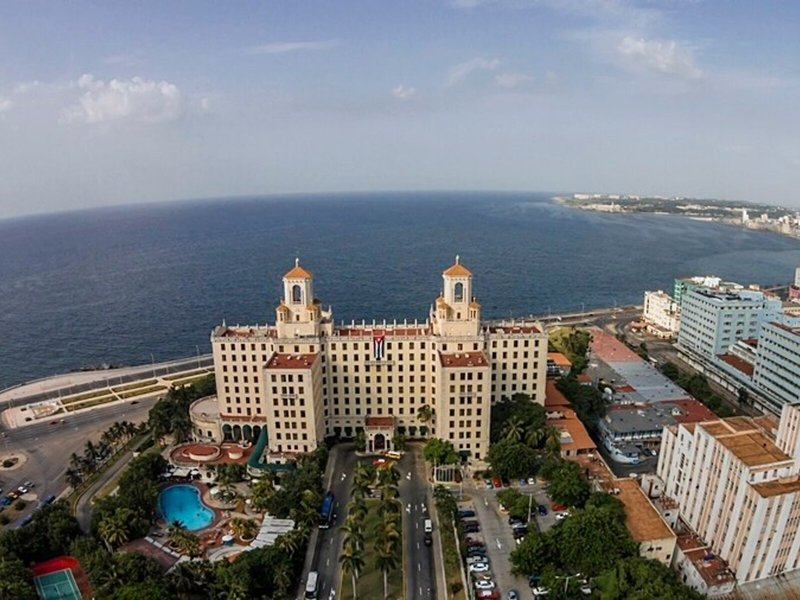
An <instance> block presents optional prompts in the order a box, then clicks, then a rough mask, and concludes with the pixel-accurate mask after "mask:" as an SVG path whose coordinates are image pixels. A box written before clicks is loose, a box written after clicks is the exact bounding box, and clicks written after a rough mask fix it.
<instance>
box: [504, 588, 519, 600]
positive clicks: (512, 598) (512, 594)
mask: <svg viewBox="0 0 800 600" xmlns="http://www.w3.org/2000/svg"><path fill="white" fill-rule="evenodd" d="M506 600H519V592H517V590H508V597H507V598H506Z"/></svg>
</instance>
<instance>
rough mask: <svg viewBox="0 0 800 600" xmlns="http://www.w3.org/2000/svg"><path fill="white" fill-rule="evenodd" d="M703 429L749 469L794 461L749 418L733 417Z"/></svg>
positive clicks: (707, 425)
mask: <svg viewBox="0 0 800 600" xmlns="http://www.w3.org/2000/svg"><path fill="white" fill-rule="evenodd" d="M701 427H702V428H703V429H704V430H705V431H706V432H707V433H708V434H709V435H710V436H712V437H713V438H715V439H716V440H717V441H718V442H719V443H720V444H721V445H722V446H724V447H725V448H727V449H728V450H730V451H731V453H732V454H733V455H734V456H735V457H736V458H738V459H739V460H740V461H742V462H743V463H744V464H745V465H747V466H748V467H761V466H764V465H771V464H773V463H778V462H787V461H791V460H792V459H791V458H790V457H789V456H788V455H787V454H785V453H784V452H782V451H781V450H780V449H779V448H778V447H777V446H776V445H775V443H774V442H773V441H772V440H771V439H770V438H769V437H767V436H766V435H765V434H764V432H763V430H762V429H761V427H760V426H759V424H758V423H757V422H755V421H753V419H750V418H748V417H731V418H729V419H720V420H719V421H715V422H711V423H702V424H701Z"/></svg>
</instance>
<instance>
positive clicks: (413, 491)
mask: <svg viewBox="0 0 800 600" xmlns="http://www.w3.org/2000/svg"><path fill="white" fill-rule="evenodd" d="M421 450H422V448H421V446H420V445H419V444H410V445H409V450H408V452H406V453H405V455H404V456H403V458H402V459H401V460H400V462H399V463H398V465H397V468H398V470H399V471H400V475H401V478H400V485H399V486H398V487H399V489H400V499H401V500H402V502H403V577H404V580H405V590H406V593H405V597H406V598H407V599H408V600H432V599H433V598H435V597H436V580H435V575H434V573H435V569H434V565H433V562H434V559H433V546H426V545H425V543H424V522H425V519H427V518H429V516H428V510H429V507H428V505H427V496H428V483H427V480H426V478H425V463H424V460H423V459H422V456H421ZM409 475H410V478H409Z"/></svg>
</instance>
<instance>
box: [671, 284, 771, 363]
mask: <svg viewBox="0 0 800 600" xmlns="http://www.w3.org/2000/svg"><path fill="white" fill-rule="evenodd" d="M780 314H781V301H780V299H779V298H777V297H773V296H767V295H766V294H764V293H763V292H761V291H757V290H727V289H712V288H707V287H696V288H692V289H689V290H688V291H687V293H686V294H685V295H684V296H683V300H682V303H681V321H680V328H679V331H678V348H679V349H683V350H688V351H690V352H692V353H694V354H696V355H697V356H699V357H701V358H705V359H709V360H714V359H715V358H716V357H717V356H719V355H720V354H725V353H726V352H728V349H729V348H730V347H731V346H732V345H733V344H735V343H736V342H737V341H738V340H741V339H747V338H758V337H759V334H760V331H761V325H762V324H763V323H765V322H767V321H770V320H774V319H776V318H777V317H778V315H780Z"/></svg>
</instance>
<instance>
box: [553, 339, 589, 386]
mask: <svg viewBox="0 0 800 600" xmlns="http://www.w3.org/2000/svg"><path fill="white" fill-rule="evenodd" d="M590 340H591V335H589V332H588V331H586V330H585V329H578V328H576V327H559V328H558V329H555V330H553V331H552V332H551V333H550V337H549V340H548V342H549V343H551V344H552V345H553V346H554V347H555V348H556V349H557V350H558V351H559V352H561V353H562V354H564V356H566V357H567V358H568V359H569V360H570V362H571V363H572V368H571V369H570V373H572V374H575V375H578V374H579V373H581V372H583V370H584V369H585V368H586V365H588V364H589V361H588V359H587V358H586V353H587V351H588V350H589V342H590Z"/></svg>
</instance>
